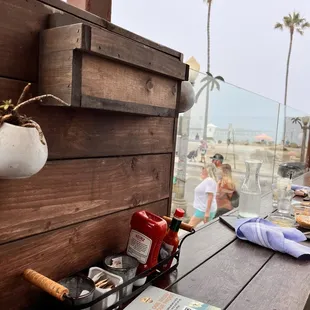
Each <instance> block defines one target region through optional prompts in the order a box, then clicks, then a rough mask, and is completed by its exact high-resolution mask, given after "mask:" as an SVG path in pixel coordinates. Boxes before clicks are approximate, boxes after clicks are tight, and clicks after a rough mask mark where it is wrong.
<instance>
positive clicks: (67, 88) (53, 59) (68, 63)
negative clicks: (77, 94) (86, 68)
mask: <svg viewBox="0 0 310 310" xmlns="http://www.w3.org/2000/svg"><path fill="white" fill-rule="evenodd" d="M72 62H73V51H72V50H68V51H61V52H57V53H49V54H48V57H41V60H40V73H39V93H40V95H42V94H53V95H54V96H57V97H59V98H60V99H62V100H63V101H65V102H67V103H71V98H72V93H73V91H74V89H73V86H72V82H73V72H72ZM46 102H48V103H49V104H51V105H59V103H58V102H56V101H55V100H54V99H49V100H48V101H46Z"/></svg>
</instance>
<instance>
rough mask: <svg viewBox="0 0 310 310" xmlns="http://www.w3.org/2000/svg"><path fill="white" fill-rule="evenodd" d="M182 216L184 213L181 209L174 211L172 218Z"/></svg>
mask: <svg viewBox="0 0 310 310" xmlns="http://www.w3.org/2000/svg"><path fill="white" fill-rule="evenodd" d="M184 214H185V211H184V210H183V209H181V208H177V209H175V211H174V216H176V217H183V216H184Z"/></svg>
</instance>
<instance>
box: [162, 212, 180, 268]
mask: <svg viewBox="0 0 310 310" xmlns="http://www.w3.org/2000/svg"><path fill="white" fill-rule="evenodd" d="M184 214H185V212H184V210H183V209H180V208H178V209H176V210H175V211H174V215H173V219H172V221H171V224H170V227H169V230H168V232H167V234H166V236H165V238H164V241H163V243H162V246H161V249H160V253H159V261H161V260H164V259H165V258H167V257H168V256H170V255H172V254H173V253H175V252H176V250H177V248H178V245H179V242H180V239H179V236H178V231H179V229H180V225H181V223H182V219H183V217H184ZM172 261H173V258H172V259H171V260H169V261H168V262H167V263H166V264H164V265H163V266H161V267H160V269H161V270H162V271H164V270H167V269H169V268H170V266H171V264H172Z"/></svg>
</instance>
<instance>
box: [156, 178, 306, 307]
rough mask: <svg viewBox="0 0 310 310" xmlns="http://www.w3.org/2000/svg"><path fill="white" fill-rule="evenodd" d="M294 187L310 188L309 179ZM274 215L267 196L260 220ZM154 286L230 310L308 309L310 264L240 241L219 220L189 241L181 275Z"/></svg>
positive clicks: (168, 278) (167, 277)
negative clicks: (304, 186) (306, 186)
mask: <svg viewBox="0 0 310 310" xmlns="http://www.w3.org/2000/svg"><path fill="white" fill-rule="evenodd" d="M294 183H295V184H301V185H308V186H310V173H307V174H306V175H304V176H302V177H300V178H298V179H296V180H294ZM270 212H272V203H271V193H268V194H266V195H264V196H263V198H262V208H261V215H262V216H267V215H268V214H269V213H270ZM305 244H306V245H309V246H310V242H305ZM156 285H157V286H159V287H162V288H165V289H168V290H170V291H172V292H175V293H177V294H180V295H183V296H187V297H190V298H193V299H196V300H198V301H201V302H205V303H208V304H211V305H213V306H217V307H219V308H222V309H228V310H243V309H245V310H260V309H261V310H269V309H270V310H286V309H290V310H306V309H310V300H309V301H308V298H309V294H310V262H309V261H308V262H307V261H300V260H297V259H295V258H292V257H290V256H288V255H284V254H280V253H277V252H274V251H272V250H269V249H265V248H263V247H260V246H257V245H255V244H251V243H249V242H246V241H241V240H238V239H237V238H236V236H235V233H234V232H233V231H232V230H231V229H230V228H228V227H227V226H226V225H224V224H223V223H221V222H219V220H214V221H212V222H210V223H208V224H207V225H205V226H203V227H202V228H201V229H199V230H198V231H197V232H196V233H195V234H194V235H193V236H191V237H190V238H189V239H187V240H185V242H184V244H183V245H182V251H181V258H180V265H179V267H178V270H177V271H175V272H173V273H171V274H170V275H168V276H166V277H165V278H164V279H162V280H161V281H158V282H157V283H156ZM307 301H308V302H307Z"/></svg>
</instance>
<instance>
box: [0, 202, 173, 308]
mask: <svg viewBox="0 0 310 310" xmlns="http://www.w3.org/2000/svg"><path fill="white" fill-rule="evenodd" d="M167 208H168V206H167V200H163V201H160V202H156V203H153V204H150V205H147V206H144V207H139V208H134V209H130V210H127V211H124V212H118V213H115V214H111V215H108V216H104V217H100V218H97V219H94V220H91V221H87V222H84V223H81V224H77V225H73V226H70V227H67V228H62V229H58V230H56V231H51V232H48V233H45V234H41V235H38V236H32V237H29V238H26V239H23V240H19V241H16V242H11V243H8V244H5V245H2V246H0V274H1V281H0V309H10V310H19V309H25V306H26V305H27V303H32V302H33V301H34V300H35V299H36V297H37V296H38V295H37V294H38V291H37V290H35V289H34V288H33V287H32V286H31V285H30V284H29V283H27V282H26V281H24V280H23V279H22V276H21V274H22V272H23V271H24V270H25V269H26V268H32V269H34V270H37V271H38V272H41V273H43V274H45V275H46V276H48V277H51V278H52V279H55V280H59V279H61V278H63V277H65V276H68V275H70V274H73V273H75V272H78V271H80V270H82V269H84V268H86V267H88V266H91V265H95V264H96V263H97V262H100V261H101V260H102V259H103V257H104V256H105V255H107V254H111V253H119V252H121V251H123V250H124V249H125V247H126V243H127V238H128V235H129V229H130V228H129V223H130V219H131V215H132V214H133V213H134V212H135V211H137V210H141V209H147V210H149V211H151V212H154V213H156V214H159V215H165V214H166V213H167Z"/></svg>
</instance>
